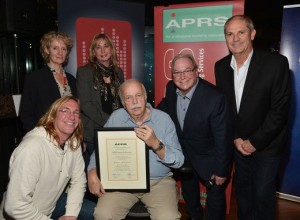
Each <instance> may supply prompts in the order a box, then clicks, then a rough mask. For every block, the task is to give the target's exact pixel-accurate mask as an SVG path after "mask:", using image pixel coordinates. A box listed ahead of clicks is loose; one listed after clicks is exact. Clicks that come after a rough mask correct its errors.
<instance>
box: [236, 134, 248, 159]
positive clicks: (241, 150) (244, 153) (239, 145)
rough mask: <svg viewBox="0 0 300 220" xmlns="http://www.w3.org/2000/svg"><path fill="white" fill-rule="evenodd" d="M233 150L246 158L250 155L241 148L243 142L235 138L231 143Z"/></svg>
mask: <svg viewBox="0 0 300 220" xmlns="http://www.w3.org/2000/svg"><path fill="white" fill-rule="evenodd" d="M233 143H234V146H235V148H236V149H237V150H238V151H239V152H240V153H241V154H242V155H244V156H248V155H251V153H250V152H247V151H246V150H245V149H244V148H243V143H244V140H243V139H242V138H237V139H235V140H234V141H233Z"/></svg>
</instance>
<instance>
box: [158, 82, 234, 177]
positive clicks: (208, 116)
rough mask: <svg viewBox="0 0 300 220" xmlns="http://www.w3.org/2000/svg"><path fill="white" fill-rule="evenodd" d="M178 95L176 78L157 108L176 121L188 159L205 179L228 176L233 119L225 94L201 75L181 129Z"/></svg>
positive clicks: (168, 85) (168, 86)
mask: <svg viewBox="0 0 300 220" xmlns="http://www.w3.org/2000/svg"><path fill="white" fill-rule="evenodd" d="M176 103H177V94H176V86H175V84H174V82H173V81H170V82H169V83H168V84H167V88H166V95H165V98H164V99H163V100H162V102H161V103H160V104H159V105H158V107H157V108H159V109H161V110H163V111H165V112H167V113H168V114H169V115H170V116H171V118H172V120H173V121H174V123H175V126H176V130H177V135H178V138H179V141H180V144H181V147H182V150H183V152H184V154H185V158H186V160H188V161H189V162H190V163H191V164H192V165H193V167H194V168H195V170H196V171H197V173H198V174H199V175H200V176H201V177H202V178H203V179H205V180H208V179H210V177H211V175H212V174H215V175H217V176H220V177H224V176H227V175H228V173H229V170H230V164H231V158H232V150H233V147H232V120H231V116H230V107H229V104H228V101H227V99H226V97H225V95H223V94H221V93H220V92H218V91H217V89H216V88H215V86H214V85H212V84H210V83H209V82H207V81H205V80H202V79H201V78H199V82H198V85H197V87H196V89H195V92H194V94H193V97H192V99H191V102H190V105H189V107H188V110H187V112H186V116H185V120H184V127H183V130H181V128H180V125H179V122H178V118H177V113H176Z"/></svg>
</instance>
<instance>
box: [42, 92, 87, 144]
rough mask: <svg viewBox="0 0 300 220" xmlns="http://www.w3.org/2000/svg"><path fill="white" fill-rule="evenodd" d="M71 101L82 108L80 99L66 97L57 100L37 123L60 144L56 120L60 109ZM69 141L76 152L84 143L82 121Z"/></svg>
mask: <svg viewBox="0 0 300 220" xmlns="http://www.w3.org/2000/svg"><path fill="white" fill-rule="evenodd" d="M69 100H73V101H75V102H76V103H77V104H78V106H80V102H79V99H77V98H75V97H74V96H64V97H62V98H59V99H57V100H56V101H55V102H54V103H53V104H52V105H51V106H50V108H49V109H48V111H47V112H46V113H45V114H44V115H43V116H42V117H41V119H40V120H39V122H38V123H37V126H43V127H44V128H45V129H46V132H47V134H48V135H49V136H50V137H52V138H53V139H54V140H56V142H57V143H60V139H59V137H58V134H57V131H56V130H55V127H54V120H55V118H56V117H57V113H58V111H59V109H60V107H61V106H62V105H63V104H64V103H66V102H68V101H69ZM67 141H69V146H70V148H71V149H72V150H76V149H77V148H78V147H80V144H81V142H82V141H83V125H82V122H81V120H79V123H78V126H77V128H76V129H75V130H74V132H73V134H72V135H71V136H70V137H69V138H68V140H67ZM58 147H59V146H58Z"/></svg>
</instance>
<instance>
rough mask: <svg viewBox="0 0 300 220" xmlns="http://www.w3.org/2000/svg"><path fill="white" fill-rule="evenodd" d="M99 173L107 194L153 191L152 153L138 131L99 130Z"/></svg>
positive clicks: (115, 128)
mask: <svg viewBox="0 0 300 220" xmlns="http://www.w3.org/2000/svg"><path fill="white" fill-rule="evenodd" d="M95 141H96V142H95V143H96V145H95V154H96V166H97V174H98V177H99V179H100V180H101V184H102V186H103V188H104V189H105V191H106V192H113V191H120V192H131V193H132V192H149V191H150V177H149V176H150V174H149V150H148V147H147V146H146V144H145V142H144V141H142V140H141V139H139V138H138V137H137V136H136V134H135V132H134V128H131V127H130V128H128V127H125V128H124V127H105V128H99V129H97V130H96V131H95Z"/></svg>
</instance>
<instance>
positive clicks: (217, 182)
mask: <svg viewBox="0 0 300 220" xmlns="http://www.w3.org/2000/svg"><path fill="white" fill-rule="evenodd" d="M211 179H215V181H216V185H222V184H223V183H225V181H226V177H219V176H216V175H212V177H211Z"/></svg>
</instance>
